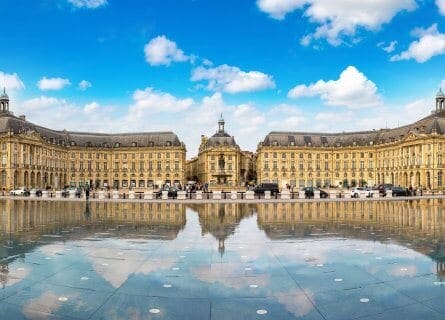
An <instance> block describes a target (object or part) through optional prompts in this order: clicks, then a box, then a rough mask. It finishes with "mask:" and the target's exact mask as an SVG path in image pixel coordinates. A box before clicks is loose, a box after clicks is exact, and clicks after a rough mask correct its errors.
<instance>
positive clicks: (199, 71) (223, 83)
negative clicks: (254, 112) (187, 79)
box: [191, 64, 275, 93]
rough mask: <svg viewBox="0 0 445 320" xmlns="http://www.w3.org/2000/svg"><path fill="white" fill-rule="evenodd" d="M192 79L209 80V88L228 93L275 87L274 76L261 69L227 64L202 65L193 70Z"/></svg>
mask: <svg viewBox="0 0 445 320" xmlns="http://www.w3.org/2000/svg"><path fill="white" fill-rule="evenodd" d="M191 80H192V81H208V85H207V89H208V90H211V91H223V92H227V93H239V92H252V91H260V90H265V89H270V88H275V82H274V81H273V78H272V76H270V75H268V74H265V73H262V72H260V71H248V72H246V71H242V70H241V69H240V68H238V67H232V66H228V65H226V64H223V65H220V66H218V67H215V68H205V67H203V66H200V67H198V68H195V69H194V70H193V71H192V77H191Z"/></svg>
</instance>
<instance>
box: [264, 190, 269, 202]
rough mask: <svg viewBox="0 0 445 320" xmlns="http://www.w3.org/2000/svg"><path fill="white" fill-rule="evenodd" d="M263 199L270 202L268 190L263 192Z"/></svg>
mask: <svg viewBox="0 0 445 320" xmlns="http://www.w3.org/2000/svg"><path fill="white" fill-rule="evenodd" d="M264 199H266V200H270V190H266V191H264Z"/></svg>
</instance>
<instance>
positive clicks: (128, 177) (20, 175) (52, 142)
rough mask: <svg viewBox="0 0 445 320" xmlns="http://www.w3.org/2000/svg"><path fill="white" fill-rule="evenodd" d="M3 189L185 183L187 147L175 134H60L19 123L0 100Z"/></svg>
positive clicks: (22, 120) (6, 99)
mask: <svg viewBox="0 0 445 320" xmlns="http://www.w3.org/2000/svg"><path fill="white" fill-rule="evenodd" d="M0 107H1V109H0V155H1V164H0V166H1V167H0V188H1V189H4V190H10V189H13V188H17V187H28V188H33V187H39V188H55V189H60V188H63V187H65V186H83V185H85V184H89V185H90V187H94V188H119V189H121V188H124V189H128V188H132V189H145V188H152V187H154V186H156V185H158V186H161V185H163V184H165V183H170V184H175V183H184V179H185V154H186V149H185V145H184V143H183V142H181V141H179V139H178V137H177V135H176V134H174V133H173V132H145V133H122V134H103V133H87V132H69V131H66V130H63V131H57V130H52V129H48V128H44V127H41V126H38V125H35V124H33V123H31V122H29V121H26V118H25V116H20V117H16V116H14V115H13V114H12V113H11V112H10V111H9V97H8V95H7V94H6V93H5V92H4V93H3V94H2V95H1V97H0Z"/></svg>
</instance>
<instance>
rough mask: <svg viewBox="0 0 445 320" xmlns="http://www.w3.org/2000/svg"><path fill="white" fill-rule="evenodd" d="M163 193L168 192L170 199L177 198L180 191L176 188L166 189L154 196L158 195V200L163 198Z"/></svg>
mask: <svg viewBox="0 0 445 320" xmlns="http://www.w3.org/2000/svg"><path fill="white" fill-rule="evenodd" d="M162 191H168V197H169V198H176V197H177V195H178V189H177V188H175V187H165V188H164V189H161V190H158V191H156V192H155V193H154V194H155V195H156V198H161V196H162Z"/></svg>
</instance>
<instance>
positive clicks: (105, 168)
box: [104, 162, 108, 170]
mask: <svg viewBox="0 0 445 320" xmlns="http://www.w3.org/2000/svg"><path fill="white" fill-rule="evenodd" d="M104 170H108V164H107V163H106V162H104Z"/></svg>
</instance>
